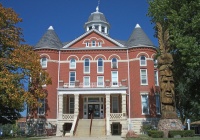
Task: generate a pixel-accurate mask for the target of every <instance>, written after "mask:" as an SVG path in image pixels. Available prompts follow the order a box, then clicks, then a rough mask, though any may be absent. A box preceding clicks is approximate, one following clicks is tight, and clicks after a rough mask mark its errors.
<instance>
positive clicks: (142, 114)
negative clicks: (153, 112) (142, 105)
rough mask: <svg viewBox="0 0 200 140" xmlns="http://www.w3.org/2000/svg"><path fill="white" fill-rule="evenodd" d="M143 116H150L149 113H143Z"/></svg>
mask: <svg viewBox="0 0 200 140" xmlns="http://www.w3.org/2000/svg"><path fill="white" fill-rule="evenodd" d="M142 115H150V114H149V113H142Z"/></svg>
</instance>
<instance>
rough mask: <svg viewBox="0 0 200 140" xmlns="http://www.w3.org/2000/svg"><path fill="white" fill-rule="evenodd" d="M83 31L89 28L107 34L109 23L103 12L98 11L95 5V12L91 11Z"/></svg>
mask: <svg viewBox="0 0 200 140" xmlns="http://www.w3.org/2000/svg"><path fill="white" fill-rule="evenodd" d="M84 28H85V31H86V32H87V31H89V30H91V29H96V30H98V31H100V32H102V33H104V34H106V35H108V34H109V30H110V24H109V23H108V22H107V20H106V18H105V16H104V14H103V13H101V12H99V7H98V6H97V8H96V12H93V13H91V15H90V16H89V18H88V21H87V22H86V23H85V25H84Z"/></svg>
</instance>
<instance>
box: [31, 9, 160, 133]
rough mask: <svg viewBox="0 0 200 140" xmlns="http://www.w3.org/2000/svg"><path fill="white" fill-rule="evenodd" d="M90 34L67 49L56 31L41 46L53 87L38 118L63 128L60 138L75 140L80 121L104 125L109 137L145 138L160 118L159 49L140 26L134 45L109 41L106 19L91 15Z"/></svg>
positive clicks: (87, 26) (87, 31)
mask: <svg viewBox="0 0 200 140" xmlns="http://www.w3.org/2000/svg"><path fill="white" fill-rule="evenodd" d="M84 28H85V33H84V34H82V35H80V36H79V37H77V38H76V39H74V40H72V41H69V42H66V43H62V42H61V41H60V39H59V38H58V36H57V34H56V32H55V30H54V29H53V27H52V26H50V27H49V28H48V30H47V31H46V33H45V34H44V35H43V37H42V38H41V39H40V41H39V42H38V43H37V45H36V46H35V48H34V49H35V51H36V52H37V53H38V54H39V55H40V58H41V65H42V68H43V69H44V70H45V71H47V72H48V73H49V74H50V77H51V78H52V85H48V86H46V85H43V88H46V89H47V90H48V96H47V98H46V99H42V100H40V101H41V102H42V103H43V106H42V107H40V108H38V112H37V118H42V117H44V118H46V120H47V122H50V123H52V124H56V125H57V132H56V135H57V136H59V135H62V132H63V130H66V131H65V132H66V135H70V136H73V135H74V134H75V133H76V129H77V128H78V125H79V122H80V120H84V119H85V120H87V119H89V120H91V118H93V119H94V120H103V122H105V125H104V128H105V135H113V134H119V135H121V136H125V135H126V133H127V131H128V130H133V131H134V132H136V133H138V134H139V133H142V131H141V126H142V125H143V123H148V122H151V123H155V124H156V122H157V120H158V119H159V118H160V98H159V94H158V88H159V85H158V70H157V68H156V61H154V56H155V54H156V47H155V46H154V45H153V43H152V42H151V40H150V39H149V38H148V37H147V35H146V34H145V32H144V31H143V30H142V28H141V27H140V25H139V24H137V25H136V26H135V28H134V29H133V32H132V34H131V35H130V37H129V39H128V40H126V41H122V40H116V39H113V38H112V37H110V36H109V30H110V24H109V23H108V21H107V20H106V18H105V16H104V14H103V13H101V12H99V9H98V7H97V9H96V11H95V12H93V13H91V15H90V16H89V18H88V21H87V22H86V23H85V25H84Z"/></svg>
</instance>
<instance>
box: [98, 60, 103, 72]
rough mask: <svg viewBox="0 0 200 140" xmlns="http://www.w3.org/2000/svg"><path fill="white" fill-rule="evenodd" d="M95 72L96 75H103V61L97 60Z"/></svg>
mask: <svg viewBox="0 0 200 140" xmlns="http://www.w3.org/2000/svg"><path fill="white" fill-rule="evenodd" d="M97 66H98V68H97V72H98V73H103V59H102V58H99V59H98V61H97Z"/></svg>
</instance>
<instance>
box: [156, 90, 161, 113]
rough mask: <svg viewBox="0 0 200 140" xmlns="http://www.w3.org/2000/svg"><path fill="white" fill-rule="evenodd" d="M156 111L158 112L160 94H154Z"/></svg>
mask: <svg viewBox="0 0 200 140" xmlns="http://www.w3.org/2000/svg"><path fill="white" fill-rule="evenodd" d="M156 113H157V114H160V96H159V95H158V94H156Z"/></svg>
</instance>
